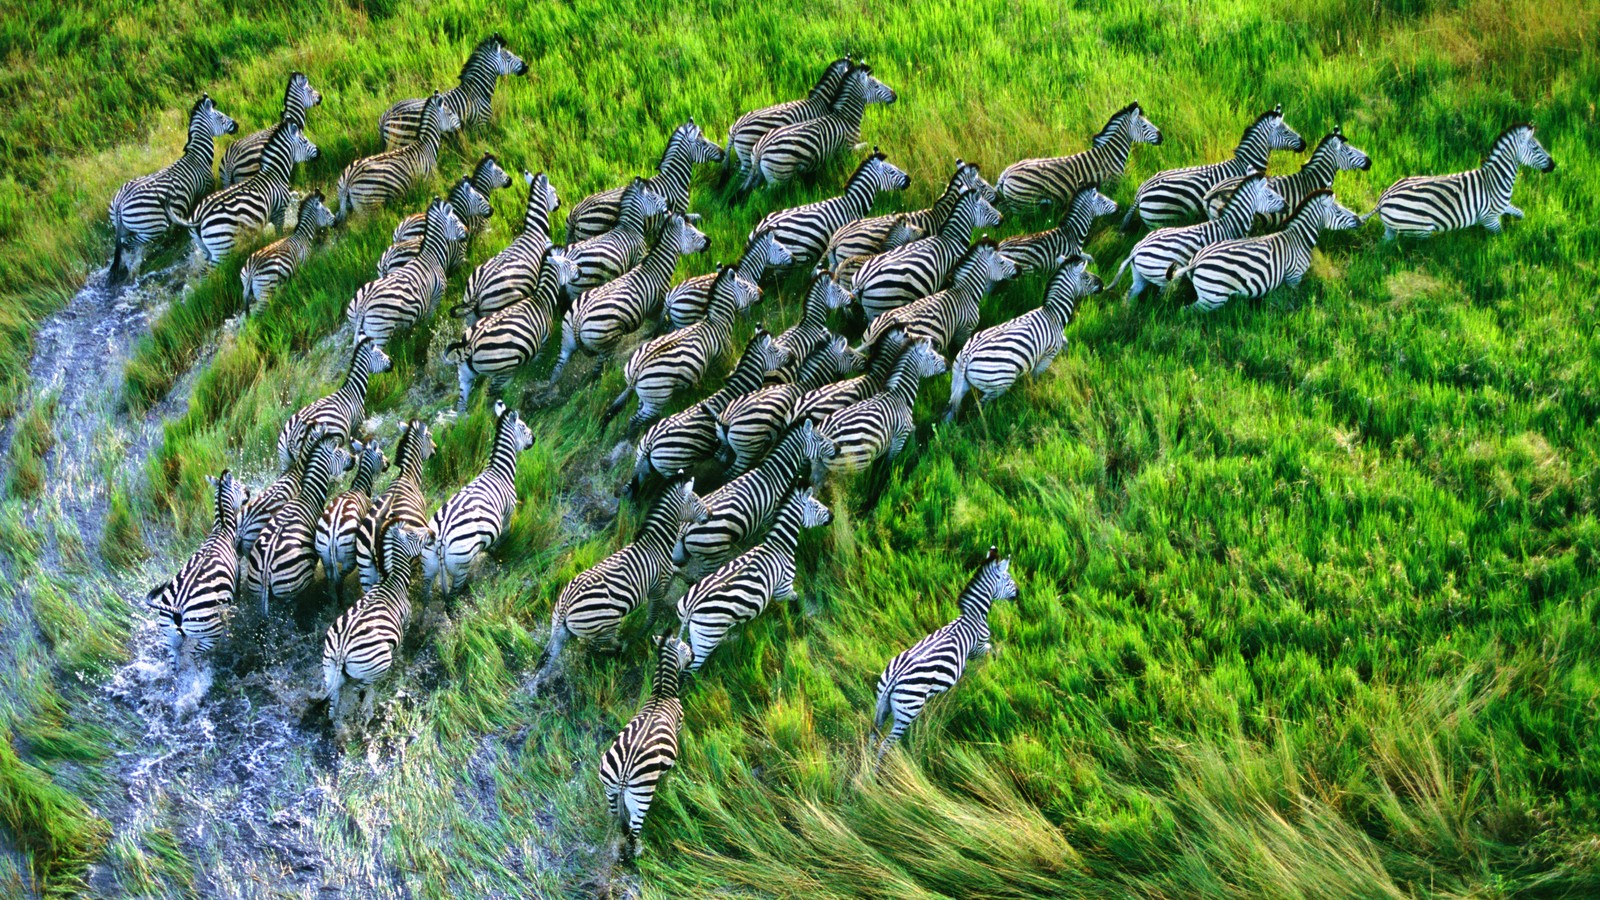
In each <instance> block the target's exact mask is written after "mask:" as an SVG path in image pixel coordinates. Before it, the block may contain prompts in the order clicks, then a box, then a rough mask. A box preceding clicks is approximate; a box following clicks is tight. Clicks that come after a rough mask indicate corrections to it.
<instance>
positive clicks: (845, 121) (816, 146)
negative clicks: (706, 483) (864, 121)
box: [740, 65, 895, 193]
mask: <svg viewBox="0 0 1600 900" xmlns="http://www.w3.org/2000/svg"><path fill="white" fill-rule="evenodd" d="M894 101H895V93H894V91H893V90H892V89H891V88H890V87H889V86H888V85H886V84H884V83H883V82H881V81H879V80H878V79H876V78H874V77H872V67H871V66H864V65H858V66H856V67H855V68H854V69H852V70H851V72H850V74H849V76H848V77H846V79H845V83H844V87H843V88H841V89H840V91H839V96H838V97H837V98H835V99H834V101H833V104H832V105H831V106H829V107H828V111H827V112H826V113H824V114H823V115H821V116H819V117H817V118H815V119H811V120H808V121H804V122H792V123H790V124H788V125H784V126H782V127H779V128H774V129H773V130H771V131H769V132H767V133H766V134H764V135H762V136H761V140H759V141H757V142H756V145H755V147H754V148H752V149H751V151H750V165H749V167H748V169H747V170H746V175H745V180H744V184H743V185H742V186H741V187H740V191H741V192H744V193H748V192H749V191H750V190H752V189H753V188H756V187H759V186H760V185H761V184H763V183H765V184H768V185H772V186H774V187H775V186H777V185H781V184H787V183H789V182H790V181H793V180H794V179H795V177H796V176H798V175H800V174H801V173H803V172H808V171H811V170H812V169H815V168H817V167H819V166H821V165H822V164H823V163H824V162H826V161H827V160H828V159H829V158H830V157H832V156H833V155H834V154H835V153H838V152H839V151H841V150H843V149H845V148H846V147H849V146H851V145H852V144H854V143H855V142H856V141H857V140H858V139H859V138H860V137H861V117H862V115H863V114H864V113H865V112H866V110H867V105H868V104H870V103H883V104H891V103H893V102H894Z"/></svg>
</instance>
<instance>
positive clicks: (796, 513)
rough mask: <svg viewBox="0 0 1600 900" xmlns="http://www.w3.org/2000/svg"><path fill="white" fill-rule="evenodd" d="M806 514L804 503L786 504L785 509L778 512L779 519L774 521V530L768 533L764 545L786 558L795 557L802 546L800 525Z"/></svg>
mask: <svg viewBox="0 0 1600 900" xmlns="http://www.w3.org/2000/svg"><path fill="white" fill-rule="evenodd" d="M805 514H806V505H805V504H804V503H795V502H792V501H791V502H789V503H785V504H784V505H783V509H781V510H779V511H778V517H777V518H776V519H775V520H773V523H772V529H771V530H770V531H768V532H767V539H766V541H765V542H764V543H766V544H767V545H768V546H770V547H771V548H772V549H774V550H777V551H778V552H780V553H782V554H783V555H784V556H789V557H792V556H794V553H795V550H796V548H798V547H799V546H800V525H801V522H802V521H803V520H804V517H805Z"/></svg>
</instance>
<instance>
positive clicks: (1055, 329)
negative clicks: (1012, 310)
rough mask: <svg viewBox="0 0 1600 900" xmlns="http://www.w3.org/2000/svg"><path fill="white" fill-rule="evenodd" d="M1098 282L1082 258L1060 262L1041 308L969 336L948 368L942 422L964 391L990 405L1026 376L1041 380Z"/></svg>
mask: <svg viewBox="0 0 1600 900" xmlns="http://www.w3.org/2000/svg"><path fill="white" fill-rule="evenodd" d="M1100 287H1101V285H1100V279H1099V278H1098V277H1096V276H1095V275H1094V274H1093V273H1091V272H1090V271H1089V270H1088V260H1087V259H1086V258H1085V257H1081V256H1079V257H1072V258H1067V257H1062V258H1061V259H1059V260H1057V261H1056V271H1055V274H1054V275H1052V276H1050V283H1049V285H1047V286H1046V287H1045V292H1044V305H1043V306H1041V307H1040V308H1039V309H1035V310H1032V311H1031V312H1025V313H1023V314H1022V315H1020V316H1017V317H1016V318H1015V319H1012V320H1010V321H1009V322H1001V323H1000V324H999V325H996V326H994V327H993V328H985V329H984V330H982V331H980V332H978V333H977V334H975V335H973V336H972V340H970V341H967V343H966V346H964V347H962V348H961V352H960V353H958V354H956V359H955V362H954V363H952V364H951V366H950V405H949V407H948V408H946V409H945V413H944V420H945V421H946V422H950V421H953V420H954V419H955V417H956V415H957V414H958V413H960V411H961V402H962V400H963V399H964V398H965V397H966V395H967V391H969V390H973V391H977V392H978V399H979V401H980V402H983V403H988V402H989V401H990V400H993V399H994V398H996V397H998V396H1000V395H1001V394H1003V393H1005V392H1006V391H1008V390H1010V389H1011V386H1012V385H1013V384H1015V383H1016V382H1017V379H1018V378H1021V377H1022V376H1023V375H1024V374H1026V373H1029V372H1032V373H1033V375H1034V376H1035V377H1038V376H1040V375H1043V374H1044V372H1045V370H1046V369H1048V368H1050V364H1051V363H1052V362H1055V358H1056V355H1057V354H1058V353H1060V352H1061V348H1062V347H1064V346H1065V345H1066V335H1065V331H1066V327H1067V325H1068V324H1070V323H1071V322H1072V317H1073V316H1074V315H1076V314H1077V311H1078V302H1079V301H1080V300H1081V299H1082V298H1084V297H1088V296H1090V295H1093V294H1096V293H1099V292H1100Z"/></svg>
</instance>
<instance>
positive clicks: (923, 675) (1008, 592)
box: [871, 547, 1017, 760]
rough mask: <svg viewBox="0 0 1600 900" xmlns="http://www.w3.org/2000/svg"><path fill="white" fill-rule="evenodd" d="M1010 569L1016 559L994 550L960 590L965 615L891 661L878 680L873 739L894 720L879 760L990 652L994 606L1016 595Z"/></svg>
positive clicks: (882, 746)
mask: <svg viewBox="0 0 1600 900" xmlns="http://www.w3.org/2000/svg"><path fill="white" fill-rule="evenodd" d="M1010 567H1011V560H1009V559H1001V558H1000V554H999V552H998V551H997V550H996V548H994V547H990V548H989V558H988V559H987V560H985V561H984V563H983V565H982V566H979V567H978V572H977V574H975V575H974V576H973V577H972V580H971V581H969V582H968V583H967V586H966V587H965V588H964V589H963V590H962V591H961V597H960V600H959V601H958V602H959V604H960V608H961V615H959V616H957V617H956V619H955V621H953V622H951V623H950V624H948V625H946V626H944V627H943V628H940V629H939V630H938V631H935V632H934V633H932V634H930V635H928V636H927V637H925V638H923V639H922V640H920V641H918V642H917V643H916V645H915V646H913V647H912V648H911V649H909V650H906V651H905V652H903V653H901V654H900V655H899V656H896V657H895V658H894V659H892V660H890V661H889V665H888V666H887V667H886V668H885V669H884V670H883V674H882V675H880V676H878V703H877V707H876V709H875V710H874V712H873V716H872V732H873V733H872V738H871V741H872V742H873V743H877V737H878V735H880V734H883V726H884V725H885V724H887V723H888V722H889V721H890V719H893V720H894V725H893V727H892V728H890V729H889V732H888V734H886V735H884V737H883V741H882V743H879V744H878V759H880V760H881V759H883V755H884V754H885V753H886V752H888V750H889V748H890V747H891V746H893V745H894V743H895V742H896V741H898V740H900V738H901V737H902V736H904V735H905V733H906V729H908V728H910V727H911V723H912V722H913V721H915V720H916V718H917V716H919V715H921V714H922V710H923V707H925V706H927V705H928V701H929V700H931V699H933V698H934V697H936V696H938V695H940V694H942V693H944V692H945V691H948V690H950V689H951V688H952V687H955V684H956V682H958V681H960V680H961V676H962V674H963V673H964V672H966V670H967V661H968V660H971V659H974V658H976V657H979V656H982V655H984V654H986V653H988V652H989V608H990V607H991V606H993V605H994V602H995V601H996V600H1014V599H1016V596H1017V583H1016V582H1015V581H1013V580H1012V578H1011V572H1010Z"/></svg>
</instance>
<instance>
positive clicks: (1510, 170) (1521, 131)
mask: <svg viewBox="0 0 1600 900" xmlns="http://www.w3.org/2000/svg"><path fill="white" fill-rule="evenodd" d="M1523 166H1528V167H1529V168H1533V169H1538V170H1539V171H1541V172H1553V171H1555V168H1556V161H1555V160H1554V159H1551V158H1550V152H1549V151H1548V150H1546V149H1545V148H1544V147H1543V146H1542V145H1541V144H1540V143H1539V139H1538V138H1536V137H1534V134H1533V126H1532V125H1528V124H1524V125H1513V126H1511V127H1510V128H1507V129H1506V130H1505V131H1504V132H1502V133H1501V134H1500V136H1499V137H1497V138H1495V141H1494V146H1493V147H1491V148H1490V149H1489V158H1488V159H1485V160H1484V161H1483V165H1481V166H1479V167H1478V168H1476V169H1472V170H1471V171H1467V172H1458V173H1456V174H1454V175H1412V176H1409V177H1406V178H1402V179H1400V180H1399V181H1396V182H1395V183H1394V184H1392V185H1390V186H1389V188H1388V190H1386V191H1384V192H1383V194H1382V195H1380V196H1379V197H1378V205H1377V207H1376V208H1374V209H1373V211H1372V212H1370V213H1367V216H1368V217H1370V216H1372V215H1373V214H1374V213H1375V214H1377V216H1378V218H1379V219H1381V220H1382V221H1383V238H1384V240H1394V238H1395V236H1396V235H1405V236H1407V237H1428V236H1430V235H1432V234H1434V233H1436V232H1440V231H1452V230H1455V229H1458V228H1470V227H1472V226H1473V225H1482V226H1483V227H1484V228H1485V229H1486V230H1487V231H1488V232H1489V233H1490V234H1499V233H1500V229H1501V227H1502V226H1501V224H1500V219H1501V217H1502V216H1510V217H1512V218H1513V219H1520V218H1522V210H1520V209H1517V208H1516V207H1515V206H1512V205H1511V190H1512V188H1514V187H1515V186H1516V184H1517V173H1518V172H1519V171H1521V169H1522V167H1523ZM1363 221H1365V220H1363Z"/></svg>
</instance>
